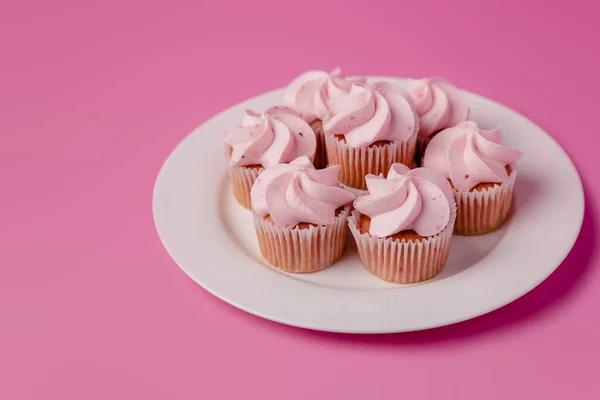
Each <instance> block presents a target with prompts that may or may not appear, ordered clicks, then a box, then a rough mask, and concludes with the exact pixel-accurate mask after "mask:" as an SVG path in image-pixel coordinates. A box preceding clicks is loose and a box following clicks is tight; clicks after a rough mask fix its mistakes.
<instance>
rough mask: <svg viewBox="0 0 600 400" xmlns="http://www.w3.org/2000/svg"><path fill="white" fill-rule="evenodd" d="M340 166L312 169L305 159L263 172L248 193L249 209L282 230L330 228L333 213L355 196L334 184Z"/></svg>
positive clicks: (301, 158) (336, 180) (300, 158)
mask: <svg viewBox="0 0 600 400" xmlns="http://www.w3.org/2000/svg"><path fill="white" fill-rule="evenodd" d="M339 173H340V167H339V166H338V165H334V166H331V167H328V168H325V169H319V170H317V169H315V167H314V166H313V165H312V163H311V162H310V160H309V159H308V158H306V157H299V158H298V159H296V160H294V161H292V162H291V163H289V164H279V165H274V166H272V167H269V168H267V169H265V170H264V171H263V172H262V173H261V174H260V175H259V176H258V178H257V179H256V182H255V183H254V185H253V186H252V190H251V191H250V196H251V202H252V209H253V210H254V212H255V213H256V214H257V215H259V216H260V217H265V216H267V215H270V216H271V218H273V221H274V222H275V223H276V224H277V225H279V226H280V227H282V228H291V227H294V226H296V225H298V224H299V223H301V222H306V223H310V224H317V225H331V224H333V222H334V219H335V213H336V210H337V209H338V208H339V207H342V206H344V205H346V204H349V203H351V202H352V200H354V199H355V197H356V196H354V195H353V194H352V193H350V192H349V191H347V190H344V189H342V188H341V187H340V186H339V185H338V176H339Z"/></svg>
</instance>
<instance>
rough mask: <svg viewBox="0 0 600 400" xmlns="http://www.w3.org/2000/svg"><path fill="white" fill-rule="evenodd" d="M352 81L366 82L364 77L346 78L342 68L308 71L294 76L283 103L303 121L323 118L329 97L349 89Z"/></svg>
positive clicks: (327, 108)
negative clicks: (329, 70) (293, 110)
mask: <svg viewBox="0 0 600 400" xmlns="http://www.w3.org/2000/svg"><path fill="white" fill-rule="evenodd" d="M353 82H362V83H364V82H366V80H365V79H364V78H355V79H346V78H345V77H344V74H343V73H342V70H341V69H340V68H336V69H334V70H333V71H331V72H330V73H327V72H325V71H308V72H305V73H303V74H302V75H300V76H298V77H297V78H295V79H294V80H293V81H292V82H291V83H290V84H289V85H288V87H287V89H286V91H285V95H284V103H285V105H286V106H288V107H291V108H293V109H295V110H296V111H298V113H299V114H300V116H301V117H302V118H304V120H305V121H307V122H309V123H311V122H313V121H315V120H318V119H320V120H323V119H324V118H325V117H326V116H327V115H328V114H329V112H330V111H329V107H328V106H327V102H328V101H329V99H331V98H333V97H336V96H339V95H340V94H345V93H348V92H349V91H350V87H351V86H352V83H353Z"/></svg>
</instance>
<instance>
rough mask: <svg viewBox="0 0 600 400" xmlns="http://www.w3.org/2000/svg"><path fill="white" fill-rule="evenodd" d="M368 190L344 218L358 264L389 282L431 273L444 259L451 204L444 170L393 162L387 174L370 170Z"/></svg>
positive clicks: (451, 223) (407, 280) (414, 279)
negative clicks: (378, 174)
mask: <svg viewBox="0 0 600 400" xmlns="http://www.w3.org/2000/svg"><path fill="white" fill-rule="evenodd" d="M366 181H367V188H368V190H369V193H368V194H367V195H364V196H360V197H358V198H357V199H356V200H355V201H354V207H355V208H356V210H355V211H353V212H352V215H351V216H350V217H349V218H348V222H349V226H350V231H351V232H352V235H353V236H354V239H355V240H356V244H357V247H358V254H359V256H360V260H361V262H362V264H363V266H364V267H365V268H366V269H367V270H368V271H369V272H371V273H372V274H374V275H375V276H377V277H378V278H381V279H383V280H386V281H388V282H393V283H416V282H421V281H425V280H427V279H431V278H433V277H434V276H435V275H437V274H438V273H439V272H440V271H441V270H442V269H443V268H444V265H445V264H446V260H447V258H448V253H449V251H450V242H451V239H452V231H453V229H454V220H455V218H456V204H455V202H454V197H453V194H452V188H451V187H450V184H449V183H448V181H447V180H446V179H445V178H444V176H443V175H441V174H440V173H438V172H436V171H434V170H433V169H430V168H416V169H412V170H411V169H409V168H408V167H407V166H405V165H403V164H394V165H392V167H391V169H390V171H389V173H388V176H387V178H384V177H382V176H375V175H369V176H367V178H366Z"/></svg>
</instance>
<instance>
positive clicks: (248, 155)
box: [223, 107, 317, 168]
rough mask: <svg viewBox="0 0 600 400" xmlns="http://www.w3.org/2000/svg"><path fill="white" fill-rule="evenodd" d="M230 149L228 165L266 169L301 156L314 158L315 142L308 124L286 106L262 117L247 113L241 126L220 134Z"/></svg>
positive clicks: (267, 112) (269, 111)
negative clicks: (255, 166)
mask: <svg viewBox="0 0 600 400" xmlns="http://www.w3.org/2000/svg"><path fill="white" fill-rule="evenodd" d="M223 140H225V143H226V144H227V145H228V146H229V147H230V149H231V156H230V158H229V164H230V165H233V166H248V165H262V166H263V167H265V168H266V167H268V166H270V165H275V164H279V163H285V162H290V161H292V160H294V159H296V158H298V157H300V156H306V157H309V158H311V159H312V158H313V157H314V154H315V149H316V145H317V139H316V137H315V134H314V132H313V130H312V129H311V127H310V125H308V124H307V123H306V121H304V120H303V119H302V118H300V117H299V116H298V114H297V113H296V112H295V111H294V110H292V109H290V108H288V107H271V108H269V109H268V110H266V111H265V112H264V113H262V114H258V113H255V112H254V111H251V110H246V114H245V115H244V118H243V120H242V124H241V125H239V126H236V127H233V128H230V129H228V130H226V131H225V132H223Z"/></svg>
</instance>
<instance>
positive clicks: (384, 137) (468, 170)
mask: <svg viewBox="0 0 600 400" xmlns="http://www.w3.org/2000/svg"><path fill="white" fill-rule="evenodd" d="M283 103H284V104H282V105H277V106H273V107H271V108H269V109H267V110H264V111H263V112H262V113H257V112H254V111H250V110H247V111H246V113H245V115H244V117H243V119H242V121H241V124H239V125H236V126H234V127H232V128H230V129H227V130H226V131H225V132H224V133H223V139H224V141H225V143H226V148H227V154H228V157H229V176H230V178H231V181H232V186H233V193H234V195H235V198H236V199H237V201H238V202H239V203H240V204H241V205H242V206H243V207H245V208H247V209H249V210H251V211H252V214H253V219H254V224H255V229H256V234H257V239H258V245H259V248H260V251H261V254H262V256H263V257H264V258H265V260H266V261H267V262H269V263H270V264H271V265H273V266H274V267H276V268H279V269H281V270H284V271H287V272H292V273H309V272H316V271H319V270H322V269H324V268H327V267H329V266H331V265H332V264H334V263H335V262H337V261H338V260H339V259H340V258H341V256H342V254H343V252H344V250H345V246H346V236H347V232H348V230H350V232H351V233H352V236H353V237H354V239H355V241H356V244H357V248H358V253H359V256H360V260H361V263H362V265H363V266H364V267H365V268H366V269H367V270H368V271H370V272H371V273H372V274H374V275H375V276H377V277H379V278H381V279H384V280H386V281H389V282H393V283H416V282H420V281H424V280H427V279H431V278H432V277H434V276H435V275H437V274H438V273H439V272H440V271H441V270H442V269H443V268H444V265H445V264H446V260H447V258H448V254H449V251H450V245H451V240H452V235H453V234H457V235H467V236H470V235H480V234H485V233H488V232H490V231H493V230H494V229H496V228H498V227H499V226H500V225H502V223H503V222H504V221H505V219H506V218H507V216H508V214H509V212H510V209H511V206H512V199H513V191H514V184H515V179H516V177H517V169H516V166H515V162H516V161H517V160H518V159H519V158H520V157H521V155H522V153H521V152H520V151H519V150H516V149H513V148H511V147H508V146H505V145H503V144H501V137H500V136H501V132H500V128H495V129H492V130H485V129H482V128H480V127H478V125H477V123H476V122H474V121H471V120H469V105H468V101H467V99H466V97H465V95H464V94H463V93H462V92H461V91H460V90H459V89H458V88H456V87H455V86H454V85H453V84H451V83H450V82H448V81H447V80H444V79H441V78H428V79H427V78H426V79H418V80H409V83H408V87H407V89H404V88H402V87H400V86H398V85H396V84H394V83H390V82H375V83H367V82H366V80H365V79H362V78H346V77H344V75H343V74H342V72H341V70H339V69H336V70H334V71H332V72H330V73H327V72H323V71H309V72H306V73H304V74H302V75H300V76H298V77H297V78H296V79H294V80H293V81H292V82H291V83H290V84H289V86H288V87H287V89H286V91H285V96H284V101H283Z"/></svg>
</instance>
